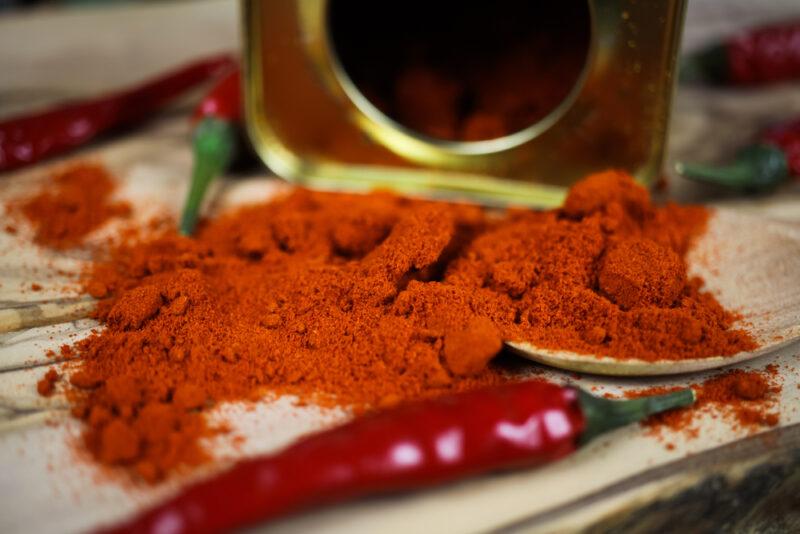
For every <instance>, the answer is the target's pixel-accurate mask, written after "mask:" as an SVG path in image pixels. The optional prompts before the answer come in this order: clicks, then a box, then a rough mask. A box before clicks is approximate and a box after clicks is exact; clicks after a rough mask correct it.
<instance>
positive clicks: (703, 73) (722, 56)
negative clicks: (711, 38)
mask: <svg viewBox="0 0 800 534" xmlns="http://www.w3.org/2000/svg"><path fill="white" fill-rule="evenodd" d="M729 77H730V74H729V67H728V50H727V48H726V47H725V45H724V44H717V45H712V46H709V47H706V48H703V49H701V50H698V51H696V52H694V53H692V54H689V55H687V56H684V57H682V58H681V59H680V63H679V67H678V80H679V81H680V82H681V83H698V82H700V83H702V82H710V83H712V84H724V83H725V82H727V81H728V78H729Z"/></svg>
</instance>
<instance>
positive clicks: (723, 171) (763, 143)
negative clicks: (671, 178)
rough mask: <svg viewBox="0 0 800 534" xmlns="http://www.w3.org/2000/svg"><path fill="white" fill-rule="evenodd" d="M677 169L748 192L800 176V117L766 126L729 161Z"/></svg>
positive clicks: (717, 183)
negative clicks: (757, 136) (727, 162)
mask: <svg viewBox="0 0 800 534" xmlns="http://www.w3.org/2000/svg"><path fill="white" fill-rule="evenodd" d="M676 170H677V171H678V173H679V174H681V175H683V176H686V177H687V178H691V179H693V180H696V181H698V182H704V183H709V184H715V185H722V186H725V187H732V188H737V189H742V190H744V191H749V192H759V191H768V190H770V189H773V188H775V187H776V186H778V185H780V184H781V183H782V182H784V181H786V180H787V179H788V178H789V177H790V176H792V177H794V178H798V177H800V119H794V120H792V121H789V122H786V123H783V124H778V125H775V126H772V127H770V128H767V129H766V130H764V131H763V132H762V133H761V135H760V139H759V141H758V142H757V143H755V144H753V145H750V146H748V147H745V148H743V149H742V150H740V151H739V152H738V153H737V154H736V157H735V158H734V160H733V162H732V163H730V164H728V165H720V166H717V165H701V164H695V163H678V164H677V165H676Z"/></svg>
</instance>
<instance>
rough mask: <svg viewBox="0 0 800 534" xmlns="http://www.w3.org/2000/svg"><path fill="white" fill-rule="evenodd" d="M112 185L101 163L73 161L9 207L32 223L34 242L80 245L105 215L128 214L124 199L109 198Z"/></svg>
mask: <svg viewBox="0 0 800 534" xmlns="http://www.w3.org/2000/svg"><path fill="white" fill-rule="evenodd" d="M114 189H115V183H114V180H113V179H112V177H111V175H110V174H109V173H108V171H107V170H106V169H105V168H104V167H103V166H101V165H98V164H93V163H77V164H72V165H70V166H68V167H65V168H63V169H61V170H60V171H58V172H57V173H56V174H55V175H54V176H53V177H52V179H51V180H50V182H49V183H48V185H47V186H46V187H45V188H43V189H42V190H41V191H40V192H38V193H37V194H36V195H34V196H32V197H30V198H27V199H23V200H21V201H16V202H14V203H13V204H12V206H11V208H12V211H19V212H21V213H22V214H23V215H24V216H25V217H26V218H27V219H28V220H29V221H30V222H31V224H33V226H34V229H35V231H36V235H35V237H34V240H35V241H36V242H37V243H39V244H40V245H45V246H48V247H50V248H55V249H59V250H61V249H67V248H71V247H75V246H78V245H80V244H81V243H82V242H83V239H84V238H85V237H86V236H87V235H88V234H89V233H90V232H91V231H92V230H95V229H96V228H98V227H99V226H100V225H102V224H103V223H104V222H106V221H107V220H108V219H110V218H112V217H125V216H127V215H129V214H130V205H129V204H128V203H126V202H114V201H112V199H111V196H112V194H113V193H114Z"/></svg>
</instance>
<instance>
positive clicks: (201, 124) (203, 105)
mask: <svg viewBox="0 0 800 534" xmlns="http://www.w3.org/2000/svg"><path fill="white" fill-rule="evenodd" d="M240 79H241V73H240V71H239V69H238V68H234V69H232V70H231V71H230V72H228V73H227V74H226V75H225V76H224V77H223V78H222V79H221V80H220V81H219V83H218V84H217V85H215V86H214V88H213V89H212V90H211V91H210V92H209V93H208V95H206V97H205V98H204V99H203V100H202V101H201V102H200V104H199V105H198V106H197V108H196V109H195V112H194V115H193V120H196V121H197V124H196V126H195V129H194V139H193V144H192V147H193V151H194V168H193V169H192V179H191V184H190V187H189V194H188V196H187V198H186V204H185V205H184V208H183V215H182V216H181V223H180V231H181V233H182V234H184V235H190V234H191V233H192V232H194V227H195V225H196V224H197V217H198V215H199V212H200V205H201V204H202V202H203V197H204V196H205V193H206V190H207V189H208V186H209V185H210V184H211V182H212V181H213V180H214V178H215V177H217V176H218V175H219V174H220V173H222V172H224V171H225V169H227V168H228V166H229V165H230V163H231V160H232V159H233V154H234V152H235V150H236V140H237V135H236V129H237V126H238V124H239V122H240V121H241V118H242V96H241V81H240Z"/></svg>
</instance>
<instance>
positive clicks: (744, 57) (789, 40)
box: [680, 20, 800, 85]
mask: <svg viewBox="0 0 800 534" xmlns="http://www.w3.org/2000/svg"><path fill="white" fill-rule="evenodd" d="M680 78H681V80H682V81H687V82H695V81H701V82H710V83H714V84H720V85H767V84H770V83H777V82H783V81H789V80H799V79H800V20H794V21H791V22H781V23H778V24H773V25H769V26H762V27H759V28H755V29H751V30H746V31H743V32H741V33H739V34H737V35H734V36H733V37H731V38H729V39H727V40H725V41H723V42H721V43H716V44H713V45H711V46H708V47H706V48H703V49H701V50H699V51H697V52H695V53H693V54H691V55H689V56H687V57H685V58H683V59H682V60H681V66H680Z"/></svg>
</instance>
